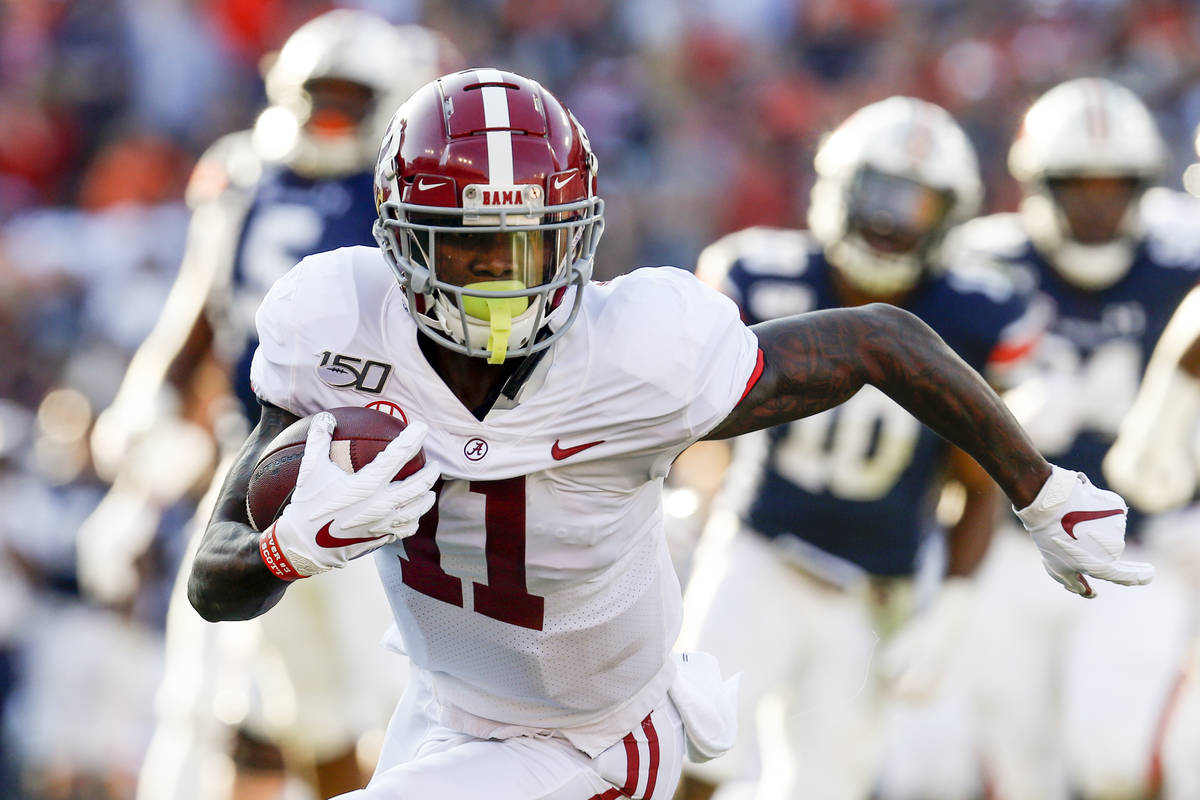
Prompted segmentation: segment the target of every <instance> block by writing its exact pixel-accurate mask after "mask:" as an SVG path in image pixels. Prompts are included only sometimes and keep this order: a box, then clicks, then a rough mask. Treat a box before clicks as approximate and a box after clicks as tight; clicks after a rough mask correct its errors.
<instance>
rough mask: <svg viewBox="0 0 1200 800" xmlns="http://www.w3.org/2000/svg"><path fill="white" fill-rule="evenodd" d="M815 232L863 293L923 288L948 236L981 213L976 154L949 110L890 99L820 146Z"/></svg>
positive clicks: (812, 214)
mask: <svg viewBox="0 0 1200 800" xmlns="http://www.w3.org/2000/svg"><path fill="white" fill-rule="evenodd" d="M814 167H815V169H816V173H817V179H816V182H815V183H814V185H813V189H812V198H811V202H810V203H809V211H808V224H809V228H810V229H811V231H812V233H813V235H814V236H815V237H816V238H817V240H818V241H819V242H821V244H822V246H823V247H824V249H825V254H826V256H827V257H828V259H829V262H830V264H832V265H833V267H834V268H835V269H837V270H838V271H839V272H840V273H841V274H842V276H843V277H845V278H846V280H848V281H849V282H850V283H851V284H852V285H853V286H855V287H856V288H858V289H859V290H860V291H862V292H865V293H866V294H868V295H871V296H874V297H887V296H890V295H894V294H897V293H900V292H904V291H907V290H908V289H911V288H912V287H913V286H915V285H916V284H917V282H918V281H919V280H920V279H921V276H922V275H923V274H924V272H925V269H926V266H927V265H928V264H930V263H931V262H932V261H933V260H934V259H935V258H936V255H937V253H936V251H937V248H938V247H939V245H940V244H941V241H942V238H943V236H944V235H945V233H946V231H947V230H948V229H949V228H950V227H952V226H953V225H955V224H957V223H959V222H963V221H965V220H967V219H969V218H971V217H973V216H974V215H975V214H976V213H977V212H978V210H979V205H980V202H981V200H982V197H983V186H982V183H981V181H980V178H979V164H978V161H977V159H976V156H975V149H974V148H973V147H972V146H971V142H970V141H969V140H968V139H967V136H966V134H965V133H963V131H962V129H961V128H960V127H959V126H958V124H957V123H956V122H955V121H954V119H953V118H952V117H951V116H950V114H948V113H947V112H946V111H945V110H944V109H942V108H941V107H939V106H936V105H934V104H932V103H928V102H925V101H924V100H918V99H917V98H915V97H898V96H897V97H889V98H887V99H886V100H881V101H879V102H877V103H872V104H871V105H868V106H865V107H863V108H861V109H859V110H858V111H856V112H854V113H853V114H851V115H850V117H849V118H847V119H846V120H845V121H844V122H843V123H842V124H841V125H840V126H838V128H837V129H836V130H834V131H833V133H831V134H830V135H829V136H828V138H826V140H825V141H824V142H823V143H822V144H821V147H820V148H819V149H818V151H817V155H816V158H815V161H814Z"/></svg>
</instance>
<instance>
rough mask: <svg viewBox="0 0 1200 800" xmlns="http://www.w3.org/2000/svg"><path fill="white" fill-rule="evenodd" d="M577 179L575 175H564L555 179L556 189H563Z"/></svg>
mask: <svg viewBox="0 0 1200 800" xmlns="http://www.w3.org/2000/svg"><path fill="white" fill-rule="evenodd" d="M574 179H575V176H574V175H564V176H563V177H561V178H555V179H554V188H555V189H561V188H563V187H564V186H566V185H567V184H568V183H570V182H571V181H573V180H574Z"/></svg>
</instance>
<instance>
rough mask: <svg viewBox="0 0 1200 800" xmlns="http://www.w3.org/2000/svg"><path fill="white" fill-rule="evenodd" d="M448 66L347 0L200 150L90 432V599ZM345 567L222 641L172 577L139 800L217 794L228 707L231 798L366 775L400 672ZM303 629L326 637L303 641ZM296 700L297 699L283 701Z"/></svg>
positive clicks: (248, 420)
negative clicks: (365, 752)
mask: <svg viewBox="0 0 1200 800" xmlns="http://www.w3.org/2000/svg"><path fill="white" fill-rule="evenodd" d="M454 58H455V54H454V52H453V49H452V48H451V47H449V46H448V45H447V44H446V43H445V42H444V40H442V39H441V38H440V37H439V36H438V35H436V34H434V33H433V32H432V31H429V30H426V29H424V28H420V27H416V26H400V27H397V26H393V25H391V24H390V23H389V22H387V21H386V20H384V19H382V18H380V17H378V16H376V15H374V14H371V13H368V12H365V11H358V10H350V9H339V10H335V11H331V12H328V13H325V14H322V15H321V16H318V17H316V18H315V19H313V20H311V21H309V22H308V23H306V24H304V25H303V26H301V27H300V28H298V29H297V30H296V31H295V32H294V33H293V34H292V35H291V36H290V37H289V38H288V39H287V41H286V42H285V43H284V45H283V47H282V48H281V49H280V51H279V53H278V54H277V56H276V57H275V58H274V60H273V61H272V62H271V64H270V66H269V68H268V69H267V70H266V72H265V74H264V79H265V85H266V94H267V99H268V101H269V105H268V107H267V108H266V109H265V110H263V111H262V113H261V114H260V115H259V117H258V119H257V121H256V123H255V125H254V128H253V130H251V131H243V132H238V133H234V134H230V135H228V136H226V137H224V138H222V139H221V140H219V141H218V142H216V143H215V144H214V145H212V147H211V148H210V149H209V150H208V152H206V153H205V154H204V156H203V157H202V158H201V159H200V160H199V162H198V163H197V166H196V168H195V170H194V174H193V178H192V181H191V184H190V186H189V189H188V201H189V203H190V205H191V206H192V208H193V217H192V222H191V229H190V234H189V241H188V246H187V252H186V255H185V258H184V261H183V265H182V267H181V270H180V274H179V277H178V280H177V282H176V285H175V287H174V289H173V292H172V295H171V297H170V299H169V300H168V303H167V305H166V307H165V308H164V311H163V313H162V315H161V317H160V320H159V323H158V325H157V327H156V328H155V330H154V332H153V333H152V335H151V336H150V337H149V338H148V339H147V341H146V342H145V343H144V345H143V346H142V347H141V348H140V349H139V351H138V353H137V354H136V355H135V357H134V359H133V361H132V363H131V365H130V368H129V371H128V375H127V376H126V379H125V380H124V382H123V384H122V387H121V390H120V392H119V394H118V396H117V398H116V400H115V401H114V403H113V405H112V407H111V408H109V409H108V410H107V411H106V412H105V414H104V418H103V420H102V422H101V423H99V424H98V426H97V431H96V435H95V441H96V444H97V451H98V453H99V455H100V456H101V458H102V460H106V461H107V462H108V463H110V464H117V463H122V462H123V465H124V466H123V470H122V471H121V472H119V473H118V474H117V475H116V478H115V480H114V486H113V490H112V491H111V492H110V493H109V494H108V496H107V497H106V499H105V501H104V502H103V503H102V504H101V506H100V508H99V509H98V510H97V512H96V513H95V514H94V515H93V517H92V519H91V521H90V523H89V524H88V525H85V526H84V527H83V529H82V530H81V533H80V551H81V563H82V572H83V575H82V577H83V580H84V583H85V584H86V585H87V586H89V587H90V588H91V589H92V590H93V592H94V593H96V594H98V595H100V596H102V597H106V598H108V599H119V598H120V596H121V595H122V594H123V593H126V592H128V591H130V590H131V588H132V584H133V580H134V573H135V569H134V564H135V562H136V557H137V554H138V553H139V551H140V550H141V548H143V547H144V546H145V544H146V539H147V538H148V537H149V536H151V535H153V531H154V528H155V520H156V517H157V511H158V509H160V508H162V507H164V506H165V505H167V504H168V503H167V502H166V501H174V500H175V499H177V497H178V494H179V493H180V492H181V491H183V490H184V489H185V488H186V487H187V486H188V485H189V483H190V482H191V481H194V480H195V479H196V476H197V473H199V472H201V471H202V470H203V466H204V465H200V466H199V467H197V465H195V464H193V465H192V470H193V471H192V472H190V473H188V476H190V481H189V480H188V478H181V476H180V474H179V472H180V471H176V470H165V469H163V468H162V464H163V463H164V459H163V456H164V455H165V454H167V453H175V452H183V453H189V452H195V451H197V450H198V449H199V451H200V452H204V450H203V449H200V448H197V447H196V446H195V439H196V438H197V437H196V431H197V429H198V428H197V425H196V424H195V423H197V422H198V423H200V426H199V427H200V429H207V430H210V431H212V433H213V434H216V435H218V436H219V437H221V438H222V439H223V440H224V441H223V442H222V444H223V445H224V447H225V450H226V452H229V453H231V452H232V451H233V450H236V448H237V447H238V446H239V445H240V443H241V440H242V439H243V438H244V437H245V434H246V432H247V431H248V430H249V428H250V426H251V425H252V424H253V421H254V420H255V419H257V416H258V407H257V403H256V401H255V400H254V395H253V392H252V390H251V388H250V386H249V382H248V366H249V359H250V355H251V354H252V353H253V351H254V347H255V345H256V341H257V340H256V334H255V330H254V320H253V314H254V309H255V308H256V307H257V305H258V303H259V302H260V301H261V300H262V297H263V295H264V294H265V293H266V291H267V289H268V287H269V286H270V285H271V284H272V283H273V282H274V281H275V280H276V279H277V278H279V277H280V276H281V275H283V274H284V273H285V272H287V270H288V269H290V268H291V267H292V266H293V265H294V264H295V263H296V262H297V261H298V260H299V259H301V258H302V257H304V256H305V255H307V254H309V253H313V252H318V251H322V250H328V249H331V248H336V247H341V246H348V245H356V244H367V243H369V242H371V241H373V239H372V235H371V225H372V222H373V220H374V219H375V210H374V205H373V200H372V184H373V168H374V163H375V155H376V154H377V152H378V146H379V137H380V136H381V135H382V132H383V130H384V128H385V127H386V124H387V121H388V119H389V117H390V115H391V112H392V111H393V110H394V109H395V107H396V105H398V104H399V103H400V102H401V101H402V100H403V99H404V98H405V97H407V95H408V94H409V93H410V92H411V91H412V90H413V89H415V88H417V87H418V86H420V85H422V84H423V83H425V82H426V81H428V80H429V79H431V78H432V77H434V76H436V75H438V74H440V73H441V72H442V71H444V68H445V66H446V60H447V59H449V60H450V61H453V59H454ZM230 397H236V398H239V399H241V400H242V401H244V402H243V403H242V404H237V403H233V402H230V401H229V398H230ZM156 403H157V404H158V405H159V406H160V407H163V408H165V411H159V410H156V408H155V404H156ZM189 421H191V422H190V423H189ZM151 423H153V424H151ZM147 428H150V429H149V430H147ZM199 443H200V444H203V443H204V442H203V438H201V441H200V442H199ZM208 452H212V448H209V450H208ZM105 457H107V458H105ZM171 463H173V464H178V463H179V461H178V457H177V456H171ZM138 465H141V466H140V467H139V466H138ZM209 467H210V468H211V465H209ZM217 472H218V476H219V475H220V474H221V473H222V472H223V470H222V469H218V470H217ZM218 485H219V479H218ZM210 511H211V503H210V502H209V503H202V504H201V508H200V510H199V512H198V514H197V518H198V519H197V522H196V523H195V524H196V525H202V524H203V520H204V519H207V516H208V513H209V512H210ZM196 538H197V540H198V537H196ZM354 572H355V570H352V571H348V572H347V574H346V576H345V579H344V580H339V581H332V582H329V583H327V584H324V585H321V584H318V583H316V582H313V583H312V584H311V585H310V586H306V587H305V588H304V589H303V590H301V591H300V592H297V593H295V596H294V597H292V598H290V601H289V602H287V603H283V604H281V605H280V606H279V607H278V608H277V609H276V610H275V611H274V612H273V613H272V614H270V615H267V616H265V617H263V618H262V620H261V625H260V626H259V629H257V630H254V631H247V630H242V631H238V632H235V633H228V632H222V631H220V630H219V629H214V628H213V627H212V626H208V625H205V624H204V622H203V621H202V620H200V619H199V618H198V617H197V616H196V615H195V613H194V612H193V611H192V609H191V608H190V607H189V606H188V604H187V601H186V596H185V594H184V586H185V583H184V582H183V581H180V582H178V584H177V587H176V588H177V593H176V596H175V598H174V599H173V601H172V603H171V606H170V609H169V611H168V626H167V628H168V629H167V649H168V656H167V669H166V673H165V676H164V680H163V683H162V685H161V687H160V689H159V708H160V711H159V724H158V726H157V729H156V732H155V736H154V739H153V741H152V742H151V745H150V748H149V751H148V754H147V758H146V760H145V764H144V767H143V770H142V776H141V782H140V788H139V796H140V797H142V798H146V800H150V799H153V800H157V799H158V798H164V797H171V798H176V799H179V798H189V797H202V798H204V797H209V796H211V794H210V793H213V792H215V793H218V794H219V793H220V792H222V791H223V790H220V789H217V788H213V787H210V786H208V785H206V782H207V781H209V780H210V779H211V778H212V776H216V775H221V774H226V772H227V771H222V770H219V769H215V768H214V758H215V759H216V761H215V763H217V764H219V763H220V760H221V758H222V756H223V754H224V752H225V751H226V750H227V749H228V748H227V747H226V746H224V744H223V738H224V736H225V731H226V728H225V726H224V725H223V724H222V722H221V721H220V719H230V718H232V719H235V720H236V719H239V718H241V719H242V724H241V726H240V729H239V731H238V736H237V739H236V743H235V746H234V749H233V757H234V762H235V765H236V766H237V767H238V768H239V769H238V772H237V780H236V782H235V786H234V789H233V794H234V796H235V797H239V798H242V797H263V796H268V797H269V796H275V795H277V793H278V791H279V786H280V784H281V782H282V781H283V780H284V776H285V769H284V768H285V766H287V767H288V769H287V770H286V771H287V772H290V773H291V774H292V775H297V776H308V775H309V774H310V770H313V772H312V775H313V776H314V777H313V781H314V783H315V788H316V790H317V791H318V792H319V793H320V794H321V796H323V797H324V796H328V795H329V794H334V793H339V792H344V791H347V790H349V789H352V788H357V787H359V786H362V785H363V784H364V783H365V780H366V775H365V774H364V773H363V772H362V771H361V769H360V767H359V759H358V756H357V753H356V747H357V745H358V743H359V740H360V737H362V736H364V735H365V734H367V733H369V732H371V731H372V730H380V731H381V730H382V726H383V724H384V723H386V714H385V715H384V717H383V718H380V716H379V705H380V703H381V702H382V703H384V704H385V705H386V704H387V703H389V702H390V700H389V699H388V698H393V699H394V698H396V697H398V696H399V694H400V690H401V687H402V686H403V681H404V671H403V662H400V661H398V660H397V659H395V658H391V657H389V654H387V653H386V651H384V650H383V649H382V648H381V647H379V646H378V644H377V641H375V640H377V639H378V636H379V635H380V634H382V632H383V631H384V629H385V628H386V627H387V619H388V612H387V605H386V599H385V598H384V596H383V594H382V592H380V591H379V590H378V589H377V588H376V586H375V585H374V581H373V580H367V581H364V580H362V579H361V576H356V575H354V574H353V573H354ZM181 574H182V575H185V576H186V574H187V565H186V560H185V565H184V567H183V568H182V571H181ZM299 626H303V627H304V628H305V629H306V630H308V631H309V633H310V634H311V635H312V636H314V637H316V638H317V639H319V640H320V642H321V646H319V647H313V646H311V644H310V642H309V641H308V640H303V639H297V638H296V637H295V636H294V631H295V630H296V629H297V627H299ZM372 631H374V632H375V633H374V636H372V633H371V632H372ZM227 633H228V637H229V638H226V640H225V641H223V642H217V641H216V639H217V638H218V637H222V636H226V634H227ZM231 654H241V655H237V656H235V655H231ZM247 654H249V655H247ZM252 670H253V671H256V673H257V675H256V681H255V688H254V692H253V694H248V693H249V691H250V689H249V686H248V684H247V673H249V672H250V671H252ZM296 695H302V696H303V697H304V698H305V699H304V701H303V702H301V703H297V702H295V699H294V698H295V696H296ZM215 705H221V706H222V707H221V708H219V709H218V708H215V707H214V706H215ZM214 753H215V755H214Z"/></svg>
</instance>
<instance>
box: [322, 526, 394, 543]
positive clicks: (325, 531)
mask: <svg viewBox="0 0 1200 800" xmlns="http://www.w3.org/2000/svg"><path fill="white" fill-rule="evenodd" d="M332 524H333V520H329V522H326V523H325V524H324V525H323V526H322V527H321V530H319V531H317V538H316V542H317V544H318V545H320V546H321V547H326V548H334V547H345V546H346V545H348V544H362V543H363V542H374V541H376V540H378V539H386V538H387V537H389V536H391V534H390V533H383V534H380V535H379V536H360V537H358V538H351V539H343V538H341V537H340V536H334V535H333V534H332V533H330V532H329V526H330V525H332Z"/></svg>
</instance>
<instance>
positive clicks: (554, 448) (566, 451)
mask: <svg viewBox="0 0 1200 800" xmlns="http://www.w3.org/2000/svg"><path fill="white" fill-rule="evenodd" d="M598 444H604V440H603V439H601V440H600V441H598V442H588V443H587V444H577V445H575V446H574V447H563V446H562V445H560V444H559V443H558V439H555V440H554V444H553V445H551V446H550V456H551V458H553V459H554V460H555V461H562V460H563V459H564V458H570V457H571V456H573V455H575V454H577V453H582V452H583V451H584V450H587V449H588V448H589V447H595V446H596V445H598Z"/></svg>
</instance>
